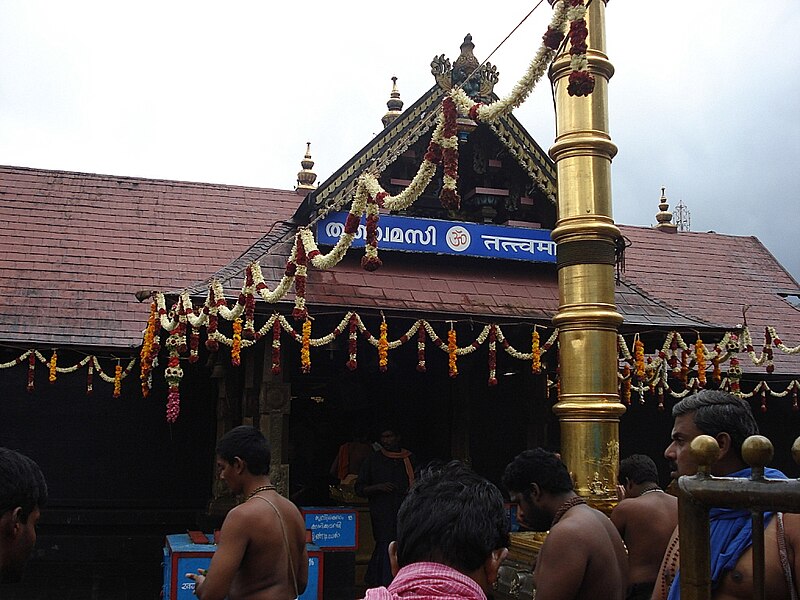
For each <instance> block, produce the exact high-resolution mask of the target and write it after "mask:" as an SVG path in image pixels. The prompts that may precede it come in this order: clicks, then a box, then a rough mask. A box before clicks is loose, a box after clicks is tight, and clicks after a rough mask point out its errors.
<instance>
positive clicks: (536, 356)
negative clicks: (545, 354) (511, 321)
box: [531, 325, 542, 375]
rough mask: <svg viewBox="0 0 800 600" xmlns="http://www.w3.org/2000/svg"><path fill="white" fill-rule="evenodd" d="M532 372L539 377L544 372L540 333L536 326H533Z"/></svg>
mask: <svg viewBox="0 0 800 600" xmlns="http://www.w3.org/2000/svg"><path fill="white" fill-rule="evenodd" d="M531 357H532V360H531V371H532V372H534V373H536V374H537V375H538V374H539V373H541V372H542V349H541V348H540V347H539V332H538V331H537V329H536V325H534V326H533V333H532V334H531Z"/></svg>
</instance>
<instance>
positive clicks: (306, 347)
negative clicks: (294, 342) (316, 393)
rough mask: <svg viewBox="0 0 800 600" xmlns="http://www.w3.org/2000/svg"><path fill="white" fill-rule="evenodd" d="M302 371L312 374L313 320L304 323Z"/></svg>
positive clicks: (301, 356) (301, 355) (301, 351)
mask: <svg viewBox="0 0 800 600" xmlns="http://www.w3.org/2000/svg"><path fill="white" fill-rule="evenodd" d="M300 371H301V372H303V373H310V372H311V319H308V318H306V320H305V321H303V338H302V346H301V348H300Z"/></svg>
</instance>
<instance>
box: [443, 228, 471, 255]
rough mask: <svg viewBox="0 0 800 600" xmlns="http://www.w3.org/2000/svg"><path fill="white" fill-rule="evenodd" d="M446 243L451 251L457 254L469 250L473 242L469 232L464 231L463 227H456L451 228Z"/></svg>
mask: <svg viewBox="0 0 800 600" xmlns="http://www.w3.org/2000/svg"><path fill="white" fill-rule="evenodd" d="M445 241H447V245H448V246H449V247H450V249H451V250H453V251H455V252H463V251H464V250H466V249H467V248H469V244H470V242H471V241H472V240H471V238H470V235H469V231H467V230H466V229H464V228H463V227H462V226H460V225H457V226H455V227H451V228H450V229H449V230H448V231H447V235H446V236H445Z"/></svg>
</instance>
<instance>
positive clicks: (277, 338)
mask: <svg viewBox="0 0 800 600" xmlns="http://www.w3.org/2000/svg"><path fill="white" fill-rule="evenodd" d="M272 374H273V375H280V374H281V321H280V319H278V317H277V316H276V317H275V322H274V323H273V324H272Z"/></svg>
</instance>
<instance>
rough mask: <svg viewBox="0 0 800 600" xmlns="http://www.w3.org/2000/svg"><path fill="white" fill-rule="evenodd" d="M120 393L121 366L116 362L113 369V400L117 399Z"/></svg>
mask: <svg viewBox="0 0 800 600" xmlns="http://www.w3.org/2000/svg"><path fill="white" fill-rule="evenodd" d="M121 393H122V365H121V364H119V361H117V365H116V366H115V367H114V398H119V397H120V394H121Z"/></svg>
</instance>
